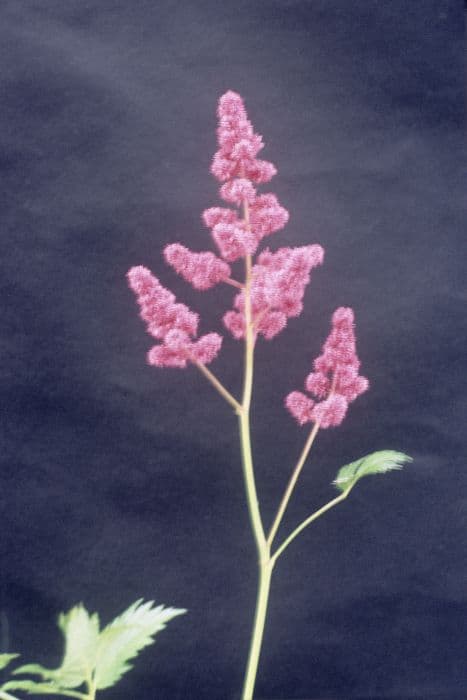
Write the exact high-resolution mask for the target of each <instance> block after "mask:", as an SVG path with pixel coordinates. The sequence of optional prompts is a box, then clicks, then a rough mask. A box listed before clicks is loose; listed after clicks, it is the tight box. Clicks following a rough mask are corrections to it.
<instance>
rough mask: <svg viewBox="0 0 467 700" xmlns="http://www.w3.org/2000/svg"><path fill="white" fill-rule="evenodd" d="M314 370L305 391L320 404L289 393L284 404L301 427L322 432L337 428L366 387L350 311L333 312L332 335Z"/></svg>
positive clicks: (314, 365)
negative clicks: (308, 425)
mask: <svg viewBox="0 0 467 700" xmlns="http://www.w3.org/2000/svg"><path fill="white" fill-rule="evenodd" d="M313 367H314V372H310V374H309V375H308V376H307V378H306V380H305V388H306V390H307V391H309V392H310V393H311V394H313V395H314V396H315V397H316V398H317V399H321V401H318V402H315V401H314V400H313V399H310V398H309V397H308V396H306V394H303V393H302V392H301V391H292V392H291V393H290V394H288V396H287V397H286V399H285V404H286V406H287V408H288V409H289V411H290V413H291V414H292V415H293V417H294V418H295V419H296V420H297V421H298V423H299V424H300V425H303V424H304V423H309V422H315V423H319V424H320V427H321V428H330V427H331V426H336V425H340V424H341V423H342V421H343V420H344V418H345V415H346V413H347V408H348V405H349V403H351V402H352V401H354V400H355V399H356V398H357V396H359V395H360V394H363V392H364V391H366V390H367V389H368V386H369V383H368V379H367V378H366V377H362V376H360V375H359V374H358V370H359V368H360V361H359V359H358V357H357V352H356V347H355V332H354V313H353V311H352V309H349V308H345V307H340V308H338V309H336V311H335V312H334V314H333V316H332V330H331V333H330V334H329V336H328V338H327V340H326V342H325V343H324V345H323V352H322V354H321V355H320V356H319V357H317V358H316V359H315V361H314V363H313Z"/></svg>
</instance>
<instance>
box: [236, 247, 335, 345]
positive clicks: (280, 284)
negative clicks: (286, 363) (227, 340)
mask: <svg viewBox="0 0 467 700" xmlns="http://www.w3.org/2000/svg"><path fill="white" fill-rule="evenodd" d="M323 257H324V251H323V249H322V248H321V246H320V245H309V246H302V247H298V248H279V250H277V251H276V252H275V253H272V252H271V251H270V250H269V249H268V248H266V249H265V250H264V251H263V252H262V253H261V254H260V255H259V256H258V261H257V263H256V264H255V265H254V266H253V269H252V284H251V304H252V313H253V320H254V321H255V327H256V332H257V333H260V334H262V335H263V336H264V337H265V338H266V339H267V340H270V339H271V338H273V337H274V336H275V335H277V333H279V332H280V331H281V330H283V328H285V325H286V323H287V319H288V318H290V317H293V316H298V315H299V314H300V312H301V311H302V308H303V305H302V300H303V295H304V293H305V288H306V286H307V284H308V283H309V281H310V272H311V270H312V269H313V268H314V267H316V266H318V265H321V263H322V262H323ZM244 305H245V299H244V293H243V292H240V293H239V294H237V295H236V297H235V299H234V307H235V309H236V311H228V312H227V313H226V314H225V315H224V319H223V320H224V325H225V326H226V327H227V328H228V330H229V331H230V332H231V333H232V335H233V336H234V337H235V338H242V337H243V336H244V327H245V320H244V317H243V312H244Z"/></svg>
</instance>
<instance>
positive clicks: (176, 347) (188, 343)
mask: <svg viewBox="0 0 467 700" xmlns="http://www.w3.org/2000/svg"><path fill="white" fill-rule="evenodd" d="M219 262H221V263H222V261H219ZM127 277H128V283H129V286H130V288H131V289H132V290H133V291H134V292H135V294H136V297H137V302H138V304H139V306H140V309H141V311H140V316H141V318H142V319H143V320H144V321H146V324H147V331H148V333H150V334H151V335H152V336H154V337H155V338H158V339H159V340H161V341H162V343H161V344H160V345H155V346H153V347H152V348H151V350H150V351H149V352H148V356H147V360H148V362H149V364H151V365H156V366H157V367H181V368H183V367H186V365H187V362H189V361H190V362H193V361H196V360H197V361H199V362H202V363H203V364H207V363H208V362H211V361H212V360H213V359H214V358H215V357H216V356H217V354H218V352H219V350H220V347H221V343H222V337H221V336H220V335H218V334H217V333H208V334H207V335H204V336H202V337H201V338H199V339H198V340H194V341H193V340H192V338H194V337H195V336H196V334H197V330H198V321H199V317H198V314H195V313H193V311H190V309H189V308H188V307H187V306H185V304H177V303H176V300H175V296H174V295H173V294H172V293H171V292H169V290H168V289H165V287H163V286H162V285H161V284H160V282H159V280H158V279H157V277H155V276H154V275H153V274H152V273H151V271H150V270H148V269H147V268H145V267H142V266H138V267H132V268H131V270H129V272H128V274H127Z"/></svg>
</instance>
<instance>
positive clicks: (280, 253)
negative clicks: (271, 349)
mask: <svg viewBox="0 0 467 700" xmlns="http://www.w3.org/2000/svg"><path fill="white" fill-rule="evenodd" d="M217 114H218V117H219V127H218V129H217V137H218V144H219V150H218V151H217V152H216V154H215V155H214V158H213V161H212V166H211V172H212V173H213V175H214V176H215V177H216V178H217V179H218V180H220V181H221V182H222V183H223V184H222V185H221V188H220V191H219V194H220V197H221V198H222V199H223V200H224V201H225V202H227V203H228V204H230V205H234V206H235V207H237V208H238V209H237V210H236V209H232V208H229V207H211V208H209V209H206V210H205V211H204V212H203V220H204V223H205V224H206V226H207V227H208V228H210V229H211V233H212V238H213V240H214V242H215V244H216V245H217V247H218V250H219V252H220V256H221V257H218V256H217V255H215V254H214V253H212V252H210V251H204V252H199V253H197V252H194V251H192V250H189V249H188V248H186V247H185V246H183V245H181V244H180V243H173V244H171V245H168V246H166V248H165V249H164V257H165V260H166V262H167V263H168V264H169V265H171V266H172V267H173V268H174V270H175V271H176V272H177V273H178V274H179V275H181V276H182V277H183V278H184V279H185V280H186V281H187V282H189V283H190V284H191V285H192V286H193V287H194V288H195V289H199V290H206V289H210V288H211V287H213V286H215V285H216V284H219V283H220V282H228V283H231V284H236V285H238V286H239V287H240V289H241V291H240V292H239V293H237V294H236V296H235V298H234V301H233V309H232V310H230V311H227V312H226V313H225V314H224V317H223V322H224V325H225V326H226V328H227V329H228V330H229V331H230V332H231V334H232V335H233V336H234V337H235V338H237V339H240V338H244V337H245V336H246V319H245V291H246V290H245V285H242V284H240V283H238V282H236V281H235V280H232V279H231V268H230V265H229V263H233V262H235V261H236V260H238V259H239V258H245V257H246V256H253V255H254V254H255V253H256V251H257V249H258V246H259V244H260V243H261V241H262V240H263V239H264V238H265V237H266V236H269V235H270V234H272V233H274V232H275V231H278V230H280V229H281V228H283V227H284V226H285V224H286V223H287V221H288V218H289V214H288V212H287V210H286V209H284V208H283V207H282V206H281V205H280V204H279V202H278V200H277V198H276V196H275V195H274V194H271V193H267V194H258V193H257V190H256V187H255V185H258V184H261V183H264V182H268V181H269V180H270V179H271V178H272V177H273V176H274V175H275V173H276V168H275V167H274V165H273V164H272V163H269V162H268V161H265V160H259V159H258V158H257V155H258V153H259V151H260V150H261V149H262V148H263V141H262V138H261V136H259V135H258V134H255V132H254V131H253V127H252V125H251V122H250V121H249V120H248V117H247V114H246V110H245V107H244V105H243V101H242V98H241V97H240V95H238V94H237V93H235V92H232V91H229V92H227V93H225V94H224V95H222V97H221V98H220V100H219V106H218V111H217ZM323 257H324V251H323V249H322V247H321V246H320V245H316V244H314V245H307V246H302V247H297V248H289V247H286V248H279V249H278V250H277V251H275V252H272V251H271V250H269V248H266V249H265V250H263V251H262V252H261V253H260V254H259V255H258V257H257V259H256V260H254V261H253V265H252V268H251V276H250V281H249V293H250V301H251V315H252V323H253V333H254V338H255V339H256V338H257V337H258V335H262V336H263V337H264V338H266V339H267V340H270V339H271V338H273V337H274V336H276V335H277V334H278V333H279V332H280V331H281V330H283V329H284V328H285V326H286V324H287V320H288V319H289V318H291V317H296V316H298V315H299V314H300V313H301V311H302V308H303V295H304V292H305V287H306V286H307V284H308V283H309V281H310V272H311V270H312V269H313V268H315V267H317V266H318V265H321V264H322V262H323ZM128 281H129V285H130V287H131V288H132V289H133V291H134V292H135V294H136V296H137V300H138V304H139V306H140V309H141V311H140V315H141V318H142V319H143V320H144V321H146V324H147V330H148V332H149V333H150V334H151V335H152V336H154V337H155V338H157V339H158V340H160V341H161V342H160V344H158V345H155V346H154V347H153V348H152V349H151V350H150V351H149V353H148V362H149V363H150V364H153V365H157V366H159V367H186V365H187V363H188V362H199V363H202V364H207V363H209V362H211V361H212V360H213V359H214V358H215V357H216V356H217V354H218V352H219V350H220V347H221V344H222V337H221V336H220V335H218V334H217V333H208V334H207V335H203V336H201V337H200V338H196V336H197V331H198V322H199V317H198V315H197V314H196V313H194V312H193V311H191V310H190V309H188V307H187V306H185V305H184V304H179V303H177V302H176V300H175V296H174V295H173V294H172V293H171V292H169V290H167V289H165V288H164V287H163V286H162V285H161V284H160V282H159V280H158V279H157V278H156V277H155V276H154V275H152V274H151V272H150V271H149V270H147V269H146V268H145V267H141V266H139V267H133V268H132V269H131V270H130V271H129V273H128ZM332 322H333V327H332V331H331V334H330V335H329V337H328V339H327V340H326V342H325V344H324V346H323V353H322V355H320V357H318V358H317V359H316V360H315V362H314V371H313V372H311V373H310V374H309V375H308V377H307V379H306V383H305V388H306V389H307V391H308V392H310V393H311V394H312V395H313V396H314V399H312V398H310V397H309V396H307V395H306V394H304V393H302V392H299V391H293V392H292V393H290V394H289V395H288V396H287V397H286V406H287V408H288V409H289V411H290V412H291V413H292V415H293V416H294V417H295V418H296V419H297V421H298V422H299V423H300V424H301V425H302V424H304V423H307V422H310V421H311V422H315V423H319V424H320V426H321V427H323V428H327V427H330V426H333V425H339V424H340V423H341V422H342V420H343V419H344V417H345V414H346V411H347V407H348V404H349V403H350V402H351V401H353V400H354V399H355V398H356V397H357V396H358V395H359V394H361V393H362V392H364V391H366V389H367V388H368V380H367V379H365V377H361V376H359V374H358V370H359V366H360V363H359V361H358V358H357V355H356V351H355V335H354V325H353V311H352V310H351V309H346V308H340V309H337V311H335V313H334V315H333V319H332Z"/></svg>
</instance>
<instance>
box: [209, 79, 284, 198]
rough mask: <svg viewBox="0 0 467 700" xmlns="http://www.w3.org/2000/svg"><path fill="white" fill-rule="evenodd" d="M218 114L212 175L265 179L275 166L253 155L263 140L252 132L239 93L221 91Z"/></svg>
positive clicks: (255, 180)
mask: <svg viewBox="0 0 467 700" xmlns="http://www.w3.org/2000/svg"><path fill="white" fill-rule="evenodd" d="M217 116H218V117H219V126H218V129H217V140H218V144H219V150H218V151H217V153H216V154H215V155H214V158H213V161H212V165H211V172H212V174H213V175H214V177H216V178H217V179H218V180H220V181H221V182H226V181H227V180H230V179H232V178H234V177H237V178H245V177H246V178H248V180H251V181H252V182H258V183H260V182H268V181H269V180H270V179H271V177H272V176H273V175H274V174H275V172H276V169H275V167H274V166H273V164H272V163H269V162H268V161H261V160H257V158H256V156H257V155H258V153H259V151H260V150H261V149H262V148H263V140H262V138H261V136H260V135H259V134H255V133H254V131H253V126H252V124H251V122H250V121H249V119H248V116H247V113H246V110H245V106H244V104H243V100H242V98H241V97H240V95H238V94H237V93H236V92H233V91H232V90H229V91H228V92H226V93H225V94H224V95H222V96H221V98H220V99H219V104H218V108H217ZM222 196H223V195H222ZM228 201H230V200H228Z"/></svg>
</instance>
